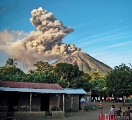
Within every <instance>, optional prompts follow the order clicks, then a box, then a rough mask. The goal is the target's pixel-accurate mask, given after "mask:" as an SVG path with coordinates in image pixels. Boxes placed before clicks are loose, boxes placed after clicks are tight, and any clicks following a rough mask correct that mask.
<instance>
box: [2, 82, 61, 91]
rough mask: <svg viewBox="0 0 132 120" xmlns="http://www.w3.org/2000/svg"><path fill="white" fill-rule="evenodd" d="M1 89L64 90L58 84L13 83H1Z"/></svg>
mask: <svg viewBox="0 0 132 120" xmlns="http://www.w3.org/2000/svg"><path fill="white" fill-rule="evenodd" d="M0 87H10V88H35V89H57V90H63V88H62V87H61V86H60V85H58V84H50V83H32V82H13V81H0Z"/></svg>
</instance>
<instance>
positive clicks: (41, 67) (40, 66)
mask: <svg viewBox="0 0 132 120" xmlns="http://www.w3.org/2000/svg"><path fill="white" fill-rule="evenodd" d="M34 66H35V67H36V70H34V71H35V72H44V71H51V70H52V66H51V65H50V64H49V63H48V62H43V61H37V62H36V63H35V64H34Z"/></svg>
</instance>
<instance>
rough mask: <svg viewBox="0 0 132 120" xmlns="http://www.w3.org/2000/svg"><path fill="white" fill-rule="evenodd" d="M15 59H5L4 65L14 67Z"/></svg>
mask: <svg viewBox="0 0 132 120" xmlns="http://www.w3.org/2000/svg"><path fill="white" fill-rule="evenodd" d="M16 60H17V59H11V58H8V60H7V61H6V65H5V66H6V67H16V65H17V63H16V62H15V61H16Z"/></svg>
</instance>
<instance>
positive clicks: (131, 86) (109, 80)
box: [105, 64, 132, 96]
mask: <svg viewBox="0 0 132 120" xmlns="http://www.w3.org/2000/svg"><path fill="white" fill-rule="evenodd" d="M105 79H106V86H107V92H108V94H113V95H114V96H123V95H125V96H129V95H130V94H131V93H132V68H130V67H128V66H126V65H125V64H121V65H119V66H115V68H114V70H112V71H111V72H109V73H108V74H107V75H106V78H105Z"/></svg>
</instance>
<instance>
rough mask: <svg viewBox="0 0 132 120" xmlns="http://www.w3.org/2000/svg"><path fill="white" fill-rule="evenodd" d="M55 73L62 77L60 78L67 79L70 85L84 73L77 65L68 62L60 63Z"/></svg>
mask: <svg viewBox="0 0 132 120" xmlns="http://www.w3.org/2000/svg"><path fill="white" fill-rule="evenodd" d="M53 72H54V74H57V75H58V76H59V77H60V80H63V82H64V81H65V82H66V84H67V85H68V87H71V85H72V84H73V83H74V82H75V81H74V79H75V78H78V77H80V76H82V75H83V71H80V70H79V67H78V66H77V65H74V66H73V65H72V64H68V63H58V64H56V66H55V67H54V69H53Z"/></svg>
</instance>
